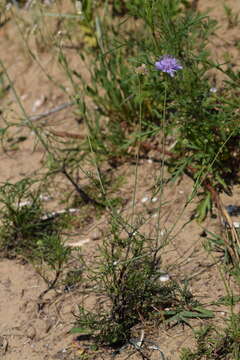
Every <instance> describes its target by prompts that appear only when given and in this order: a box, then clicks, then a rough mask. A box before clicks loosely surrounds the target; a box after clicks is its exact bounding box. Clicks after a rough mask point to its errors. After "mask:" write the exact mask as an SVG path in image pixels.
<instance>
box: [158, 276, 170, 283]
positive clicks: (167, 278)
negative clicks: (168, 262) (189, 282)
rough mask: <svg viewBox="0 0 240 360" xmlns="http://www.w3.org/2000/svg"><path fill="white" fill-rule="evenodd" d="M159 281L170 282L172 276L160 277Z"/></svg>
mask: <svg viewBox="0 0 240 360" xmlns="http://www.w3.org/2000/svg"><path fill="white" fill-rule="evenodd" d="M159 280H160V281H161V282H167V281H169V280H170V276H169V275H168V274H164V275H160V276H159Z"/></svg>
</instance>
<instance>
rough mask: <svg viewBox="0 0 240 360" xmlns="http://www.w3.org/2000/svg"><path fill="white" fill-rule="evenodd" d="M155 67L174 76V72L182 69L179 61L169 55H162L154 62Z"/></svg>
mask: <svg viewBox="0 0 240 360" xmlns="http://www.w3.org/2000/svg"><path fill="white" fill-rule="evenodd" d="M155 67H156V69H157V70H161V71H163V72H165V73H168V74H169V75H170V76H171V77H174V76H175V72H176V71H178V70H182V68H183V67H182V65H181V64H180V63H179V61H178V60H177V59H175V58H174V57H172V56H171V55H164V56H162V57H161V58H160V59H159V60H158V61H157V62H155Z"/></svg>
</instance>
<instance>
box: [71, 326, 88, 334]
mask: <svg viewBox="0 0 240 360" xmlns="http://www.w3.org/2000/svg"><path fill="white" fill-rule="evenodd" d="M69 333H70V334H83V335H91V334H92V333H93V332H92V331H91V330H89V329H86V328H80V327H76V328H72V329H71V330H70V332H69Z"/></svg>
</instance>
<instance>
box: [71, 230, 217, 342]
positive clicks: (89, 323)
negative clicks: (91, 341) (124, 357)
mask: <svg viewBox="0 0 240 360" xmlns="http://www.w3.org/2000/svg"><path fill="white" fill-rule="evenodd" d="M120 228H121V226H120ZM120 228H119V224H117V223H115V224H113V226H112V236H111V237H110V238H107V239H105V241H104V243H103V245H102V246H101V247H100V258H99V264H98V267H97V268H96V270H94V273H93V276H91V280H92V281H93V286H94V288H95V289H96V292H97V294H98V296H99V295H100V294H101V295H102V296H103V298H104V299H105V301H104V302H103V304H102V305H100V306H98V308H97V310H96V311H89V310H87V309H86V308H85V307H84V306H83V307H79V314H78V315H77V321H76V327H75V328H74V329H73V330H72V331H73V332H74V333H80V334H83V333H84V334H86V333H87V334H91V335H92V336H93V337H94V338H95V340H96V341H97V342H99V343H104V344H108V345H111V346H116V345H120V344H122V343H125V342H127V341H128V340H129V339H130V334H131V329H132V327H133V326H134V325H136V324H137V323H139V322H141V321H143V320H144V319H145V320H147V319H148V320H149V319H151V318H152V319H154V321H156V320H157V319H158V320H159V321H160V322H161V321H162V320H163V319H168V322H169V323H170V322H171V320H172V323H175V324H176V323H186V324H188V321H189V319H190V318H209V317H212V316H213V314H212V312H210V311H207V310H204V309H203V308H201V306H200V304H199V302H197V301H196V300H194V298H193V296H192V294H191V293H190V291H189V290H188V287H187V284H185V285H184V286H183V287H181V286H180V285H179V284H178V283H177V282H175V281H171V280H169V281H168V282H167V283H162V282H161V280H160V275H161V274H162V270H160V265H161V249H162V246H161V245H159V244H157V242H156V240H154V239H147V238H146V237H144V236H142V235H141V234H140V233H138V231H137V230H134V229H132V231H130V229H128V230H127V229H126V228H125V229H124V232H125V235H126V237H124V236H120V233H119V230H120ZM122 230H123V229H122ZM104 303H105V304H106V306H105V305H104ZM165 308H168V310H166V311H165ZM169 308H170V309H169Z"/></svg>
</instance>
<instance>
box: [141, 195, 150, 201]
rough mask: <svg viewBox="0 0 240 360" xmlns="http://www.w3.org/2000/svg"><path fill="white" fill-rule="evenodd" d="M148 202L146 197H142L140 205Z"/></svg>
mask: <svg viewBox="0 0 240 360" xmlns="http://www.w3.org/2000/svg"><path fill="white" fill-rule="evenodd" d="M148 200H149V198H148V196H144V197H143V198H142V200H141V202H142V203H145V202H147V201H148Z"/></svg>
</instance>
